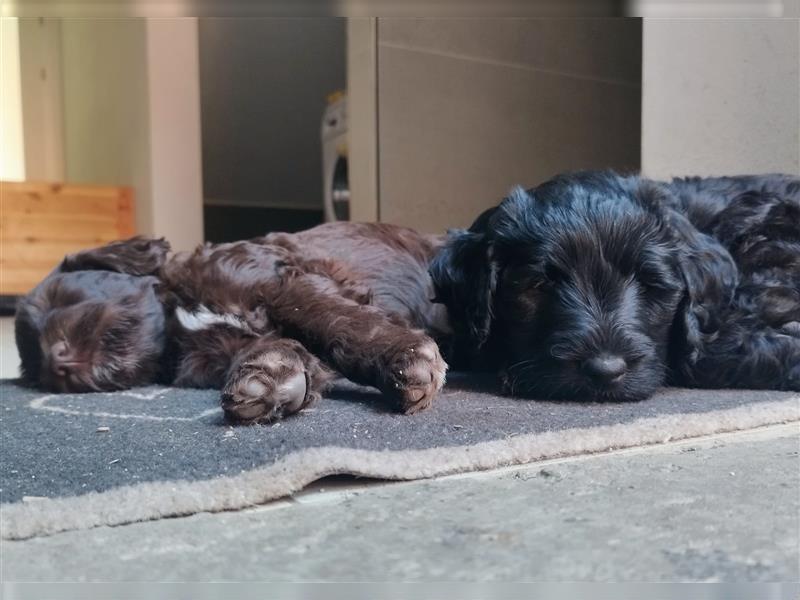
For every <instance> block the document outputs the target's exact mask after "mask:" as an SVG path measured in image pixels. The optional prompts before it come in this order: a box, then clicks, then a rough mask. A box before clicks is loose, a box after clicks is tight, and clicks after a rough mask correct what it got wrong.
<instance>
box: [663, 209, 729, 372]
mask: <svg viewBox="0 0 800 600" xmlns="http://www.w3.org/2000/svg"><path fill="white" fill-rule="evenodd" d="M675 219H677V221H678V223H677V224H678V228H677V230H678V232H679V234H680V237H681V238H682V239H681V241H682V242H683V243H682V244H681V248H680V249H679V253H678V264H679V268H680V271H681V275H682V277H683V280H684V282H685V286H686V293H685V298H684V302H683V312H682V315H681V316H682V320H683V325H684V333H683V338H684V344H685V349H686V355H685V356H683V357H681V359H682V361H683V362H684V363H686V362H687V361H688V364H694V363H695V362H696V361H697V360H698V358H699V357H700V354H701V353H702V351H703V347H704V345H705V342H706V340H708V339H710V338H713V337H714V336H715V334H716V333H717V332H718V330H719V328H720V326H721V325H722V322H721V317H722V314H723V312H724V311H725V309H726V308H727V307H728V306H729V305H730V303H731V301H732V299H733V295H734V292H735V291H736V286H737V285H738V282H739V272H738V270H737V268H736V263H735V262H734V260H733V258H732V257H731V255H730V253H729V252H728V251H727V250H726V249H725V248H724V247H723V246H722V245H721V244H720V243H719V242H718V241H717V240H715V239H714V238H712V237H711V236H708V235H706V234H704V233H701V232H700V231H698V230H696V229H695V228H694V227H693V226H691V224H688V222H686V223H685V224H684V223H683V222H681V221H685V218H684V217H683V216H682V215H680V216H677V217H675Z"/></svg>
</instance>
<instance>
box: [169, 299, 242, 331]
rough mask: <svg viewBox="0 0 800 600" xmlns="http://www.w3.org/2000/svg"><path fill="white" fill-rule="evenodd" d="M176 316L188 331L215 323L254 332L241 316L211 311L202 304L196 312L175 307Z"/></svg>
mask: <svg viewBox="0 0 800 600" xmlns="http://www.w3.org/2000/svg"><path fill="white" fill-rule="evenodd" d="M175 316H176V317H177V318H178V322H179V323H180V324H181V326H182V327H183V328H184V329H185V330H187V331H202V330H203V329H208V328H210V327H212V326H214V325H229V326H231V327H236V328H237V329H241V330H243V331H247V332H248V333H249V332H252V330H251V329H250V326H249V325H248V324H247V323H246V322H245V321H244V319H242V318H241V317H238V316H236V315H231V314H224V315H221V314H219V313H215V312H211V311H210V310H208V308H207V307H205V306H203V305H202V304H201V305H200V308H198V309H197V310H196V311H194V312H189V311H188V310H186V309H185V308H182V307H180V306H179V307H178V308H177V309H175Z"/></svg>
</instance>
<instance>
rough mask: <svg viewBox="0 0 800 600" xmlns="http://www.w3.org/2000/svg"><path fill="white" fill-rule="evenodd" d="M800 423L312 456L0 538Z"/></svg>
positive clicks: (5, 521) (794, 417)
mask: <svg viewBox="0 0 800 600" xmlns="http://www.w3.org/2000/svg"><path fill="white" fill-rule="evenodd" d="M796 421H800V396H797V397H793V398H790V399H788V400H782V401H774V402H764V403H758V404H750V405H746V406H740V407H737V408H732V409H722V410H717V411H709V412H705V413H690V414H686V413H681V414H674V415H661V416H657V417H648V418H643V419H639V420H636V421H632V422H630V423H620V424H615V425H603V426H598V427H589V428H575V429H567V430H561V431H549V432H544V433H534V434H525V435H519V436H515V437H509V438H505V439H500V440H493V441H488V442H480V443H477V444H473V445H466V446H448V447H440V448H429V449H423V450H384V451H374V450H358V449H352V448H342V447H335V446H326V447H319V448H309V449H305V450H301V451H299V452H296V453H293V454H290V455H288V456H286V457H284V458H282V459H280V460H278V461H277V462H275V463H273V464H272V465H269V466H265V467H259V468H256V469H253V470H251V471H247V472H244V473H241V474H239V475H232V476H223V477H217V478H214V479H209V480H203V481H167V482H149V483H141V484H135V485H131V486H123V487H119V488H114V489H112V490H108V491H105V492H91V493H88V494H84V495H80V496H72V497H66V498H56V499H45V500H40V501H36V502H31V503H13V504H12V503H7V504H3V505H0V538H2V539H4V540H22V539H28V538H32V537H38V536H45V535H53V534H56V533H60V532H64V531H71V530H76V529H90V528H93V527H101V526H116V525H125V524H130V523H136V522H141V521H150V520H156V519H160V518H165V517H177V516H187V515H192V514H196V513H201V512H219V511H225V510H236V509H242V508H248V507H251V506H254V505H259V504H263V503H265V502H267V501H270V500H276V499H278V498H283V497H286V496H288V495H290V494H292V493H294V492H297V491H299V490H301V489H302V488H303V487H305V486H306V485H308V484H310V483H311V482H313V481H316V480H317V479H320V478H322V477H326V476H328V475H337V474H351V475H356V476H362V477H372V478H379V479H389V480H413V479H425V478H430V477H435V476H441V475H452V474H456V473H465V472H469V471H483V470H488V469H493V468H498V467H507V466H513V465H521V464H526V463H532V462H536V461H539V460H545V459H551V458H560V457H567V456H577V455H583V454H593V453H597V452H605V451H608V450H612V449H622V448H631V447H636V446H647V445H653V444H662V443H666V442H670V441H676V440H681V439H688V438H693V437H700V436H705V435H711V434H715V433H726V432H733V431H741V430H747V429H753V428H756V427H763V426H766V425H775V424H779V423H790V422H796Z"/></svg>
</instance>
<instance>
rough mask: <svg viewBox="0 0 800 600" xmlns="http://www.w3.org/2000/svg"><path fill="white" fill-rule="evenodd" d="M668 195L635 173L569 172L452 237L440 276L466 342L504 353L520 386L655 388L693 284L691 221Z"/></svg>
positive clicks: (598, 395) (578, 390)
mask: <svg viewBox="0 0 800 600" xmlns="http://www.w3.org/2000/svg"><path fill="white" fill-rule="evenodd" d="M661 193H663V191H661V190H660V189H659V188H657V187H655V186H651V185H649V184H647V182H644V181H642V180H640V179H638V178H634V177H630V178H623V177H619V176H616V175H614V174H609V173H579V174H575V175H567V176H561V177H557V178H555V179H553V180H551V181H549V182H547V183H545V184H542V185H541V186H539V187H537V188H535V189H533V190H530V191H528V192H526V191H524V190H522V189H516V190H514V191H513V192H512V194H511V195H510V196H509V197H508V198H506V199H505V200H504V201H503V202H502V203H501V204H500V205H499V206H498V207H497V208H495V209H492V210H491V211H487V212H486V213H484V214H483V215H481V217H480V218H479V219H478V221H476V223H475V224H473V226H472V228H471V229H470V230H469V231H462V232H455V233H451V237H450V240H449V243H448V245H447V246H446V247H445V249H444V250H443V251H442V252H441V253H440V254H439V255H438V256H437V257H436V259H435V260H434V262H433V264H432V268H431V272H432V276H433V279H434V282H435V284H436V286H437V293H438V297H439V298H440V299H441V301H443V302H445V303H446V304H447V305H448V309H449V311H450V314H451V315H452V318H453V320H454V321H455V323H454V325H455V327H456V328H457V329H458V330H460V333H461V340H459V341H457V344H458V343H460V344H468V345H471V346H472V347H473V348H476V349H477V348H482V349H483V351H484V356H487V355H493V357H494V358H495V359H496V360H497V362H498V363H499V366H500V367H501V368H502V370H503V371H504V374H505V382H506V385H507V388H508V391H509V392H511V393H512V394H519V395H523V396H531V397H548V398H567V399H572V398H575V399H595V400H637V399H641V398H644V397H647V396H648V395H650V394H651V393H652V392H653V391H654V390H655V389H656V388H657V387H658V386H660V385H661V384H662V383H663V382H664V379H665V369H666V364H667V352H668V346H669V344H668V342H669V337H670V333H671V328H672V325H673V321H674V319H675V316H676V313H678V311H679V307H680V306H681V305H682V303H685V302H686V300H685V296H686V294H687V287H688V284H687V270H686V268H685V264H686V261H687V260H688V256H687V253H686V251H685V250H686V245H685V244H684V239H683V237H684V236H683V235H682V233H681V231H680V230H681V229H682V228H684V226H685V225H686V223H683V222H681V221H680V218H681V217H680V216H679V215H676V214H673V213H672V212H671V211H669V210H667V209H666V208H665V207H664V205H663V202H661V201H660V198H659V194H661ZM676 219H677V221H676ZM688 276H690V277H693V274H688Z"/></svg>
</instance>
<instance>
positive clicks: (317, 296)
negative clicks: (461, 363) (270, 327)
mask: <svg viewBox="0 0 800 600" xmlns="http://www.w3.org/2000/svg"><path fill="white" fill-rule="evenodd" d="M270 309H271V311H272V312H273V316H274V317H275V318H276V320H278V321H279V322H280V323H281V326H282V327H283V329H284V333H285V334H286V335H289V336H291V337H293V338H296V339H298V340H301V341H302V342H303V344H304V345H305V346H306V347H308V348H309V349H311V350H312V351H313V352H314V353H316V354H317V355H318V356H319V357H320V358H322V360H324V361H325V362H326V364H328V365H330V366H331V367H333V368H334V369H336V370H337V371H339V372H340V373H341V374H342V375H344V376H345V377H347V378H348V379H351V380H353V381H355V382H357V383H362V384H365V385H371V386H374V387H377V388H378V389H380V390H381V391H382V392H384V393H385V394H386V395H388V396H389V397H391V398H393V399H394V400H395V401H396V403H397V405H398V407H399V408H400V410H402V411H403V412H405V413H414V412H417V411H419V410H422V409H424V408H427V407H428V406H429V405H430V403H431V401H432V400H433V398H434V397H435V396H436V394H437V392H438V391H439V390H440V389H441V388H442V386H443V385H444V379H445V372H446V370H447V364H446V363H445V362H444V360H443V359H442V357H441V355H440V353H439V348H438V346H437V345H436V342H435V341H433V339H431V338H430V337H429V336H428V335H426V334H425V333H424V332H423V331H420V330H416V329H410V328H409V327H408V326H407V325H405V324H404V323H400V321H399V320H397V319H393V318H391V317H390V316H389V315H387V314H386V313H384V312H382V311H381V310H380V309H378V308H376V307H375V306H372V305H369V304H359V303H357V302H354V301H352V300H349V299H347V298H344V297H342V296H340V295H337V294H334V293H330V292H329V291H326V290H324V289H320V287H319V286H318V285H316V282H315V280H314V279H311V278H303V277H300V278H298V279H295V280H294V281H292V282H291V283H290V284H288V285H287V287H286V288H284V290H283V291H282V293H281V294H280V297H279V298H277V299H276V300H275V301H274V302H273V303H272V304H271V306H270Z"/></svg>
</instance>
